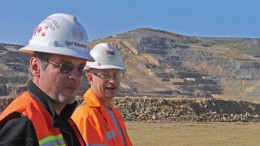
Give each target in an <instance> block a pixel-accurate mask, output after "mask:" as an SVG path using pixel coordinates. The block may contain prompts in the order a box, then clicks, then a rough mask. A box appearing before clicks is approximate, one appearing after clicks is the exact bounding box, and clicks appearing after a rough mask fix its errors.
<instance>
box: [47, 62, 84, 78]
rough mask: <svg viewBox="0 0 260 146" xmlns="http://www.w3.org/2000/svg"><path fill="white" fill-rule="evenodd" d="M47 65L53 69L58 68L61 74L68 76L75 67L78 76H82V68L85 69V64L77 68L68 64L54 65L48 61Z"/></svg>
mask: <svg viewBox="0 0 260 146" xmlns="http://www.w3.org/2000/svg"><path fill="white" fill-rule="evenodd" d="M48 63H50V64H52V65H54V66H55V67H57V68H59V69H60V72H61V73H62V74H68V73H70V72H71V71H73V69H74V68H75V67H77V71H78V72H79V73H80V75H83V74H84V67H85V64H80V65H79V66H75V65H73V64H69V63H55V62H53V61H48Z"/></svg>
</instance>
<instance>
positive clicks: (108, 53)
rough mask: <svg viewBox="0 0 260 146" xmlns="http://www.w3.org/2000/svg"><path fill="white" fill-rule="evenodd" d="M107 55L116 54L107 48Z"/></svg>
mask: <svg viewBox="0 0 260 146" xmlns="http://www.w3.org/2000/svg"><path fill="white" fill-rule="evenodd" d="M106 54H107V55H115V52H113V51H108V50H106Z"/></svg>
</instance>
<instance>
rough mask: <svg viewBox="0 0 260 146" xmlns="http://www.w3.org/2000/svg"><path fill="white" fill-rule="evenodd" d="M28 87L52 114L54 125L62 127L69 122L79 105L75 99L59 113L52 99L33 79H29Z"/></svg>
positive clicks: (34, 96)
mask: <svg viewBox="0 0 260 146" xmlns="http://www.w3.org/2000/svg"><path fill="white" fill-rule="evenodd" d="M27 88H28V91H29V93H30V94H31V95H32V96H33V98H34V99H35V100H37V101H38V102H40V104H41V105H42V106H43V107H44V108H45V109H46V110H47V111H48V112H49V113H50V114H51V116H52V124H53V126H55V127H59V128H60V127H64V126H65V125H66V124H67V122H68V120H69V119H70V117H71V115H72V113H73V112H74V110H75V108H76V106H77V101H75V102H74V103H72V104H68V105H66V106H65V107H64V108H63V110H62V111H61V113H60V115H57V113H56V111H55V109H54V107H53V105H52V99H51V98H50V97H49V96H48V95H47V94H46V93H44V92H43V91H42V90H41V89H40V88H39V87H38V86H37V85H35V84H34V83H33V82H32V81H29V83H28V85H27Z"/></svg>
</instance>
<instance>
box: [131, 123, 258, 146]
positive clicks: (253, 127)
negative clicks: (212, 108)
mask: <svg viewBox="0 0 260 146" xmlns="http://www.w3.org/2000/svg"><path fill="white" fill-rule="evenodd" d="M126 125H127V129H128V134H129V135H130V137H131V139H132V142H133V144H134V146H258V145H260V138H259V136H260V123H176V122H167V123H165V122H164V123H159V122H157V123H155V122H126Z"/></svg>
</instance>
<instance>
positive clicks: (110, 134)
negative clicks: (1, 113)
mask: <svg viewBox="0 0 260 146" xmlns="http://www.w3.org/2000/svg"><path fill="white" fill-rule="evenodd" d="M105 137H106V139H107V140H110V139H112V138H114V137H116V132H115V131H114V130H111V131H107V132H106V133H105Z"/></svg>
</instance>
